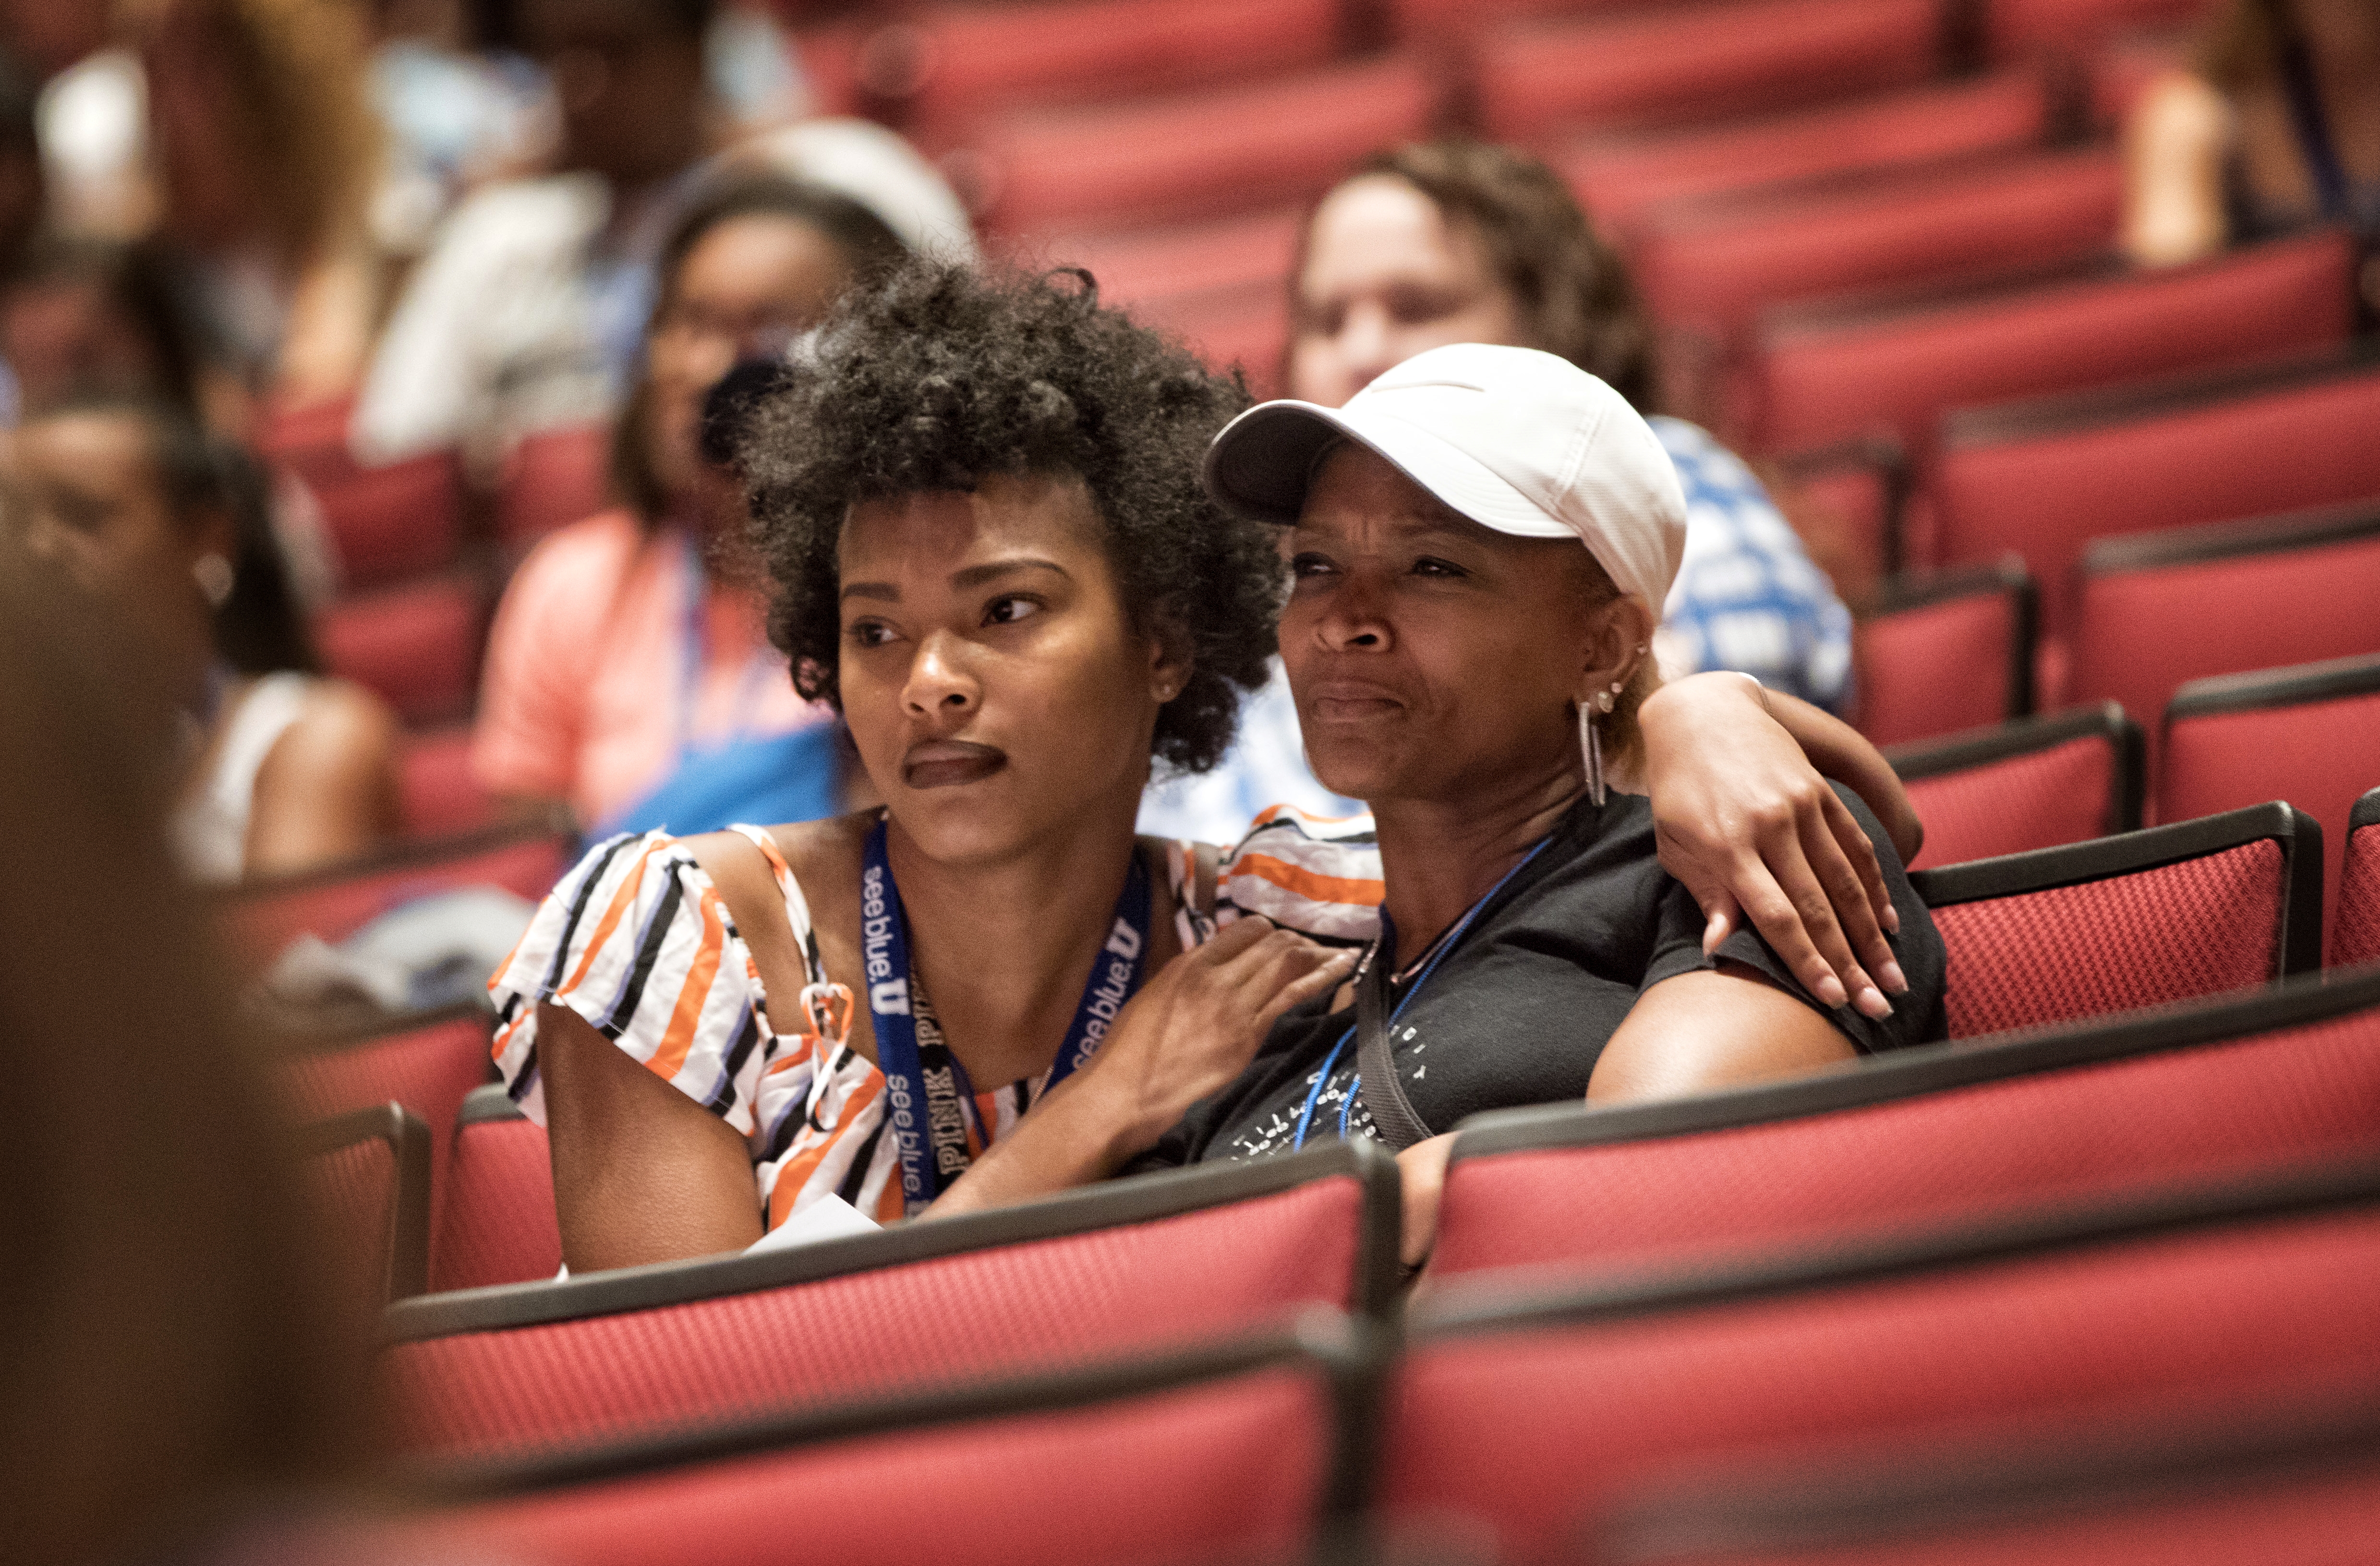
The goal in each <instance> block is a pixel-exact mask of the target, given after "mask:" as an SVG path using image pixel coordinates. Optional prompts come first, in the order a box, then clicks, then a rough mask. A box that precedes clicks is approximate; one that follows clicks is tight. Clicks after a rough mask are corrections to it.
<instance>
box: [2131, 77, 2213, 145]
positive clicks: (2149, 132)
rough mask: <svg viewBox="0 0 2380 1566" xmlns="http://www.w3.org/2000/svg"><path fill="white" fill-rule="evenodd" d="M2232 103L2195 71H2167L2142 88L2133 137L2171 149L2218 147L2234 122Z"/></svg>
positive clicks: (2135, 115) (2132, 116)
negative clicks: (2232, 118) (2232, 121)
mask: <svg viewBox="0 0 2380 1566" xmlns="http://www.w3.org/2000/svg"><path fill="white" fill-rule="evenodd" d="M2231 114H2232V109H2231V102H2230V100H2229V99H2228V98H2226V97H2224V95H2223V94H2222V93H2221V92H2220V91H2216V88H2215V87H2214V86H2213V85H2212V84H2210V83H2209V82H2208V81H2207V80H2206V79H2205V78H2204V77H2202V76H2200V75H2198V74H2197V73H2196V72H2195V71H2186V70H2175V71H2168V72H2166V73H2165V74H2164V75H2163V76H2160V77H2158V78H2157V79H2155V81H2153V82H2151V83H2149V84H2148V86H2147V87H2145V88H2143V89H2142V91H2141V95H2140V99H2139V101H2138V102H2137V103H2135V104H2134V105H2133V108H2132V115H2131V127H2130V130H2131V136H2132V137H2133V138H2134V139H2136V140H2147V141H2150V142H2155V143H2158V144H2162V145H2163V147H2164V148H2165V149H2166V150H2167V151H2168V152H2179V151H2183V150H2187V151H2189V152H2206V151H2208V150H2211V149H2213V148H2216V147H2217V146H2219V145H2220V144H2221V143H2222V142H2223V141H2224V140H2225V139H2226V138H2227V137H2228V134H2229V130H2230V125H2231Z"/></svg>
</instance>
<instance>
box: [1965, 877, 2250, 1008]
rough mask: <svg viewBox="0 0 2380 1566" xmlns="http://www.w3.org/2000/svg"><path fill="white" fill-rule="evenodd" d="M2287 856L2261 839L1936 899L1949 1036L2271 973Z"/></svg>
mask: <svg viewBox="0 0 2380 1566" xmlns="http://www.w3.org/2000/svg"><path fill="white" fill-rule="evenodd" d="M2285 863H2286V861H2285V859H2284V857H2283V856H2282V853H2281V850H2280V847H2279V845H2278V844H2275V843H2273V842H2271V841H2270V840H2259V841H2257V842H2253V843H2245V844H2240V845H2239V846H2238V847H2236V848H2227V849H2224V850H2223V851H2221V852H2220V853H2216V854H2209V855H2206V856H2203V857H2199V858H2192V859H2183V860H2180V861H2178V862H2176V863H2174V864H2170V865H2163V866H2159V867H2158V868H2155V869H2151V870H2141V871H2137V872H2135V873H2133V874H2131V875H2118V876H2109V877H2107V878H2106V879H2104V880H2086V881H2083V882H2080V883H2078V884H2076V885H2072V886H2060V887H2056V888H2053V889H2051V890H2048V891H2045V892H2023V893H2020V894H2018V895H2015V896H2010V897H1992V898H1984V899H1980V900H1978V901H1975V902H1973V903H1960V904H1952V905H1950V906H1949V907H1939V908H1936V909H1935V910H1934V923H1935V925H1936V927H1937V928H1938V929H1940V930H1941V932H1942V941H1943V943H1944V944H1945V945H1946V946H1947V947H1949V956H1950V972H1949V1002H1948V1005H1949V1014H1950V1037H1951V1038H1974V1037H1976V1036H1978V1035H1981V1034H1986V1033H2001V1032H2005V1031H2007V1030H2009V1029H2011V1028H2019V1027H2039V1026H2044V1025H2046V1024H2050V1023H2062V1022H2073V1021H2076V1020H2078V1019H2081V1018H2083V1017H2095V1016H2105V1015H2107V1014H2109V1013H2111V1012H2128V1011H2132V1010H2135V1009H2137V1008H2139V1007H2142V1006H2155V1005H2160V1004H2163V1003H2164V1002H2168V1001H2185V1000H2189V999H2191V998H2192V997H2194V996H2199V995H2213V994H2216V993H2219V992H2220V991H2223V990H2227V989H2244V988H2246V987H2248V986H2250V985H2256V984H2265V983H2267V982H2269V981H2271V980H2272V979H2275V978H2277V977H2280V974H2281V961H2282V953H2281V939H2280V931H2281V920H2282V917H2283V915H2284V913H2285V912H2286V910H2287V903H2288V900H2287V898H2286V897H2285V896H2284V895H2283V872H2284V868H2285Z"/></svg>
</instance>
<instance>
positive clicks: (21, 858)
mask: <svg viewBox="0 0 2380 1566" xmlns="http://www.w3.org/2000/svg"><path fill="white" fill-rule="evenodd" d="M0 504H5V497H0ZM17 525H18V524H17V519H16V518H14V517H13V516H11V517H8V518H6V522H5V523H0V527H5V528H6V530H8V531H14V530H15V528H16V527H17ZM137 628H138V627H132V629H137ZM132 639H133V638H132V637H129V636H128V627H126V626H124V625H117V624H102V623H99V622H95V621H93V620H92V619H91V618H90V617H89V616H87V615H85V614H83V613H81V612H80V609H79V606H78V605H77V604H75V603H74V602H73V601H72V599H71V596H70V595H64V594H60V593H58V592H56V591H54V590H51V588H50V585H49V584H48V582H47V580H46V576H45V573H43V572H42V570H41V569H40V568H39V567H38V566H32V567H27V568H21V569H20V568H18V564H16V563H12V564H11V566H10V568H9V569H7V570H0V820H6V821H8V822H10V823H11V824H12V826H13V827H15V828H16V829H18V830H12V831H10V832H7V833H6V834H5V840H0V951H5V952H6V953H7V955H8V960H7V961H6V964H0V1038H5V1039H6V1040H7V1044H8V1069H7V1070H6V1072H0V1181H5V1183H6V1190H7V1192H8V1199H7V1201H6V1203H5V1204H0V1343H5V1344H6V1350H5V1352H0V1520H5V1521H0V1561H5V1562H9V1563H12V1566H13V1563H15V1562H20V1561H21V1562H26V1563H29V1566H30V1563H32V1562H39V1563H41V1566H79V1563H84V1562H90V1563H93V1566H97V1563H101V1562H106V1563H117V1566H120V1563H123V1562H136V1561H166V1560H246V1559H275V1560H289V1559H309V1560H322V1559H334V1558H338V1557H336V1556H334V1555H331V1554H326V1553H323V1552H319V1551H310V1552H306V1553H303V1554H300V1555H297V1556H295V1557H293V1556H292V1555H290V1554H289V1553H287V1552H286V1550H285V1549H277V1548H274V1547H276V1546H286V1545H288V1544H290V1543H291V1542H292V1540H293V1537H294V1535H295V1533H296V1532H297V1530H298V1529H299V1528H300V1527H301V1526H302V1524H297V1522H296V1521H295V1520H296V1519H297V1517H299V1516H300V1515H301V1514H302V1513H303V1512H304V1510H305V1507H306V1500H305V1499H304V1498H305V1495H306V1493H307V1492H308V1491H309V1490H310V1488H311V1487H314V1486H316V1485H320V1484H323V1483H336V1482H338V1481H339V1480H340V1479H341V1477H342V1476H343V1475H344V1474H345V1473H346V1471H347V1469H348V1467H349V1465H350V1464H351V1463H354V1462H356V1461H357V1460H358V1457H359V1456H360V1450H359V1440H360V1438H361V1434H362V1433H361V1432H359V1431H358V1428H357V1425H356V1415H357V1412H358V1408H359V1407H360V1406H361V1388H360V1386H359V1384H358V1383H359V1381H360V1378H359V1376H358V1375H357V1374H356V1372H357V1371H358V1370H359V1368H360V1366H361V1363H362V1356H361V1354H359V1353H355V1352H353V1350H354V1349H355V1348H358V1347H359V1346H360V1345H356V1344H352V1343H350V1342H349V1341H346V1340H343V1339H342V1338H341V1337H340V1336H339V1329H338V1325H337V1323H336V1320H335V1318H334V1316H333V1315H332V1313H331V1310H330V1308H329V1307H328V1305H327V1304H326V1301H325V1299H324V1295H323V1291H322V1287H321V1286H320V1285H321V1283H322V1282H324V1281H327V1278H328V1276H330V1274H329V1273H328V1271H327V1269H324V1273H325V1276H324V1278H323V1279H322V1280H318V1279H317V1277H316V1276H315V1273H316V1270H317V1269H316V1268H315V1266H314V1264H315V1263H316V1262H317V1261H318V1260H319V1259H320V1258H318V1257H317V1256H315V1254H314V1252H313V1245H314V1243H315V1242H317V1241H318V1240H319V1238H320V1237H321V1235H322V1232H323V1231H322V1228H321V1227H319V1226H315V1227H309V1226H307V1224H306V1222H305V1220H304V1218H303V1217H302V1209H301V1208H299V1207H298V1205H297V1192H296V1191H294V1190H293V1189H292V1187H291V1179H292V1173H293V1171H292V1169H291V1167H290V1164H289V1162H288V1161H287V1159H288V1158H289V1154H290V1151H291V1149H290V1148H289V1147H288V1145H287V1142H286V1138H285V1129H284V1127H283V1126H281V1125H280V1124H279V1123H277V1122H276V1120H275V1118H274V1116H273V1114H272V1113H271V1111H270V1107H269V1104H268V1101H267V1099H266V1098H265V1096H264V1091H263V1085H262V1083H261V1082H260V1081H259V1080H258V1076H257V1074H256V1062H254V1061H252V1060H251V1059H249V1057H247V1056H246V1055H245V1054H244V1053H243V1052H242V1051H240V1050H237V1049H236V1048H235V1047H234V1045H233V1042H232V1039H231V1037H230V1034H229V1032H228V1029H227V1026H226V1021H227V1007H226V997H225V993H224V990H223V987H222V985H221V982H220V980H221V976H222V972H223V965H221V964H219V963H217V962H215V961H213V960H212V947H211V946H210V944H209V942H208V941H207V939H206V931H205V929H203V927H202V924H201V921H200V917H199V916H198V910H197V908H196V907H195V906H194V904H193V899H191V898H190V897H189V896H188V894H187V893H186V892H184V891H183V890H182V889H180V888H179V887H177V886H176V884H175V882H174V877H173V875H172V873H171V870H170V868H169V863H168V858H167V855H166V851H165V845H164V832H163V831H162V816H163V809H164V805H165V803H166V799H167V796H168V795H170V792H171V789H172V787H173V783H174V780H173V778H172V777H171V776H170V775H167V774H166V773H165V771H164V770H163V769H161V768H160V767H159V766H158V765H157V763H158V762H159V761H160V760H161V759H164V756H165V755H166V754H168V753H169V747H167V746H165V745H164V744H161V743H159V741H160V738H161V736H162V735H164V734H170V732H171V711H170V707H171V702H170V701H169V700H166V699H164V698H162V697H159V698H157V699H155V700H153V701H152V699H151V696H152V692H151V687H150V686H149V685H148V683H147V682H146V681H145V680H143V679H142V678H141V677H140V675H141V674H143V673H145V671H144V670H143V669H142V668H140V666H139V665H138V664H137V663H136V662H133V661H132V653H133V650H134V649H132V648H131V647H130V646H128V643H129V642H130V641H131V640H132ZM98 1062H105V1068H104V1069H105V1074H106V1086H105V1087H104V1089H103V1101H104V1106H105V1107H104V1110H103V1126H101V1125H100V1124H98V1123H95V1121H94V1117H93V1115H92V1114H91V1113H88V1112H81V1111H78V1110H77V1109H76V1106H78V1105H84V1104H92V1103H93V1102H94V1100H93V1097H92V1095H93V1076H92V1074H93V1071H94V1068H95V1066H96V1065H97V1063H98ZM350 1559H352V1557H350Z"/></svg>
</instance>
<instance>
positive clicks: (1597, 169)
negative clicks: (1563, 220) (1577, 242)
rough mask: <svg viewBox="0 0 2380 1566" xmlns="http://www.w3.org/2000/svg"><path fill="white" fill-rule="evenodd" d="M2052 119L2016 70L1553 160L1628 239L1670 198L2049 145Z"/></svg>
mask: <svg viewBox="0 0 2380 1566" xmlns="http://www.w3.org/2000/svg"><path fill="white" fill-rule="evenodd" d="M2048 115H2049V106H2048V97H2047V93H2046V91H2045V90H2044V85H2043V81H2042V79H2041V77H2040V76H2039V74H2037V73H2035V72H2031V71H2010V72H2004V73H2002V74H2000V75H1998V76H1989V77H1983V78H1979V79H1976V80H1973V81H1962V82H1956V83H1952V84H1949V85H1947V86H1940V87H1924V88H1918V89H1915V90H1914V91H1907V92H1893V93H1883V94H1878V95H1876V96H1873V97H1863V98H1855V99H1852V101H1850V102H1849V103H1840V104H1830V105H1828V107H1826V108H1822V109H1812V110H1808V111H1805V112H1803V113H1801V114H1796V115H1790V116H1782V117H1779V118H1775V119H1765V120H1758V121H1755V122H1753V123H1750V124H1738V125H1723V126H1718V127H1711V128H1709V129H1695V130H1679V131H1667V132H1662V133H1659V134H1656V135H1611V134H1605V135H1601V136H1596V137H1589V138H1584V139H1581V140H1575V141H1573V142H1572V143H1570V144H1569V145H1568V146H1567V147H1566V148H1564V149H1563V150H1561V151H1560V152H1557V153H1555V154H1554V159H1553V161H1554V166H1555V167H1557V168H1558V169H1560V171H1561V174H1562V177H1563V178H1565V179H1567V180H1568V181H1569V182H1570V188H1571V189H1572V190H1573V191H1574V192H1576V193H1577V196H1578V199H1579V200H1580V202H1581V203H1582V204H1583V205H1585V208H1586V210H1587V212H1588V213H1589V214H1590V215H1591V216H1592V217H1593V218H1594V220H1595V225H1596V227H1597V228H1598V229H1599V230H1601V231H1602V232H1604V233H1605V234H1606V235H1609V236H1611V237H1617V238H1620V239H1621V240H1623V241H1628V240H1633V238H1634V237H1636V236H1637V235H1638V234H1639V233H1640V232H1641V229H1642V227H1643V225H1644V223H1645V219H1646V217H1647V216H1648V214H1650V213H1651V212H1653V211H1654V209H1656V208H1658V207H1659V206H1661V205H1662V204H1663V203H1665V202H1670V201H1678V200H1687V199H1690V198H1693V197H1696V196H1715V195H1720V194H1723V193H1726V192H1730V191H1740V190H1751V189H1755V188H1758V187H1761V186H1764V185H1779V184H1783V183H1786V182H1789V181H1792V180H1803V179H1814V178H1816V177H1818V176H1825V175H1844V174H1854V173H1862V172H1873V171H1876V170H1880V169H1889V168H1900V167H1904V166H1907V165H1909V164H1925V163H1932V162H1935V161H1936V160H1938V159H1943V158H1951V157H1957V156H1959V155H1961V154H1962V153H1973V152H1998V151H2010V150H2014V149H2016V148H2020V147H2023V146H2027V145H2031V144H2034V143H2037V142H2039V141H2040V140H2042V138H2043V134H2044V132H2045V130H2046V127H2047V124H2048Z"/></svg>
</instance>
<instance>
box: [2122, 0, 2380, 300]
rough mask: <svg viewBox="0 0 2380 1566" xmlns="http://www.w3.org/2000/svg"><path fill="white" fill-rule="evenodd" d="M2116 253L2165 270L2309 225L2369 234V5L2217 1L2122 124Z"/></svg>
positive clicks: (2377, 119) (2373, 206) (2374, 10)
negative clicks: (2192, 51)
mask: <svg viewBox="0 0 2380 1566" xmlns="http://www.w3.org/2000/svg"><path fill="white" fill-rule="evenodd" d="M2124 156H2125V164H2126V192H2125V196H2126V200H2125V212H2124V248H2125V249H2127V250H2128V251H2130V252H2131V256H2132V259H2133V260H2135V261H2139V262H2141V263H2142V264H2143V265H2145V266H2169V265H2173V264H2175V263H2177V262H2181V261H2196V260H2198V259H2200V258H2201V257H2203V256H2209V255H2213V254H2214V253H2215V252H2216V251H2217V250H2220V249H2223V247H2224V246H2225V245H2227V244H2240V243H2244V242H2246V241H2249V240H2253V239H2261V238H2265V237H2268V236H2271V235H2275V234H2283V233H2287V232H2289V231H2290V230H2292V229H2299V228H2306V227H2311V226H2313V225H2316V224H2324V223H2338V224H2345V225H2348V226H2349V227H2350V228H2353V229H2354V230H2355V231H2356V232H2358V233H2359V234H2361V235H2362V237H2364V238H2365V239H2366V240H2371V239H2374V238H2380V5H2374V4H2373V0H2228V3H2227V4H2225V5H2224V6H2223V7H2222V8H2221V9H2220V10H2219V11H2218V12H2217V13H2216V15H2215V16H2214V17H2212V18H2209V21H2208V23H2207V27H2206V30H2205V33H2204V37H2203V38H2202V40H2201V44H2200V48H2199V52H2198V60H2197V63H2196V65H2195V67H2193V68H2192V69H2190V70H2186V71H2179V72H2176V73H2174V74H2173V75H2170V76H2168V77H2167V78H2165V79H2163V80H2161V81H2159V82H2158V83H2156V84H2155V86H2153V87H2151V88H2150V89H2149V90H2148V91H2147V92H2145V93H2144V94H2143V96H2142V98H2141V102H2140V103H2139V104H2138V105H2137V106H2136V107H2135V108H2134V109H2133V111H2132V115H2131V124H2130V125H2128V126H2127V127H2125V131H2124Z"/></svg>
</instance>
